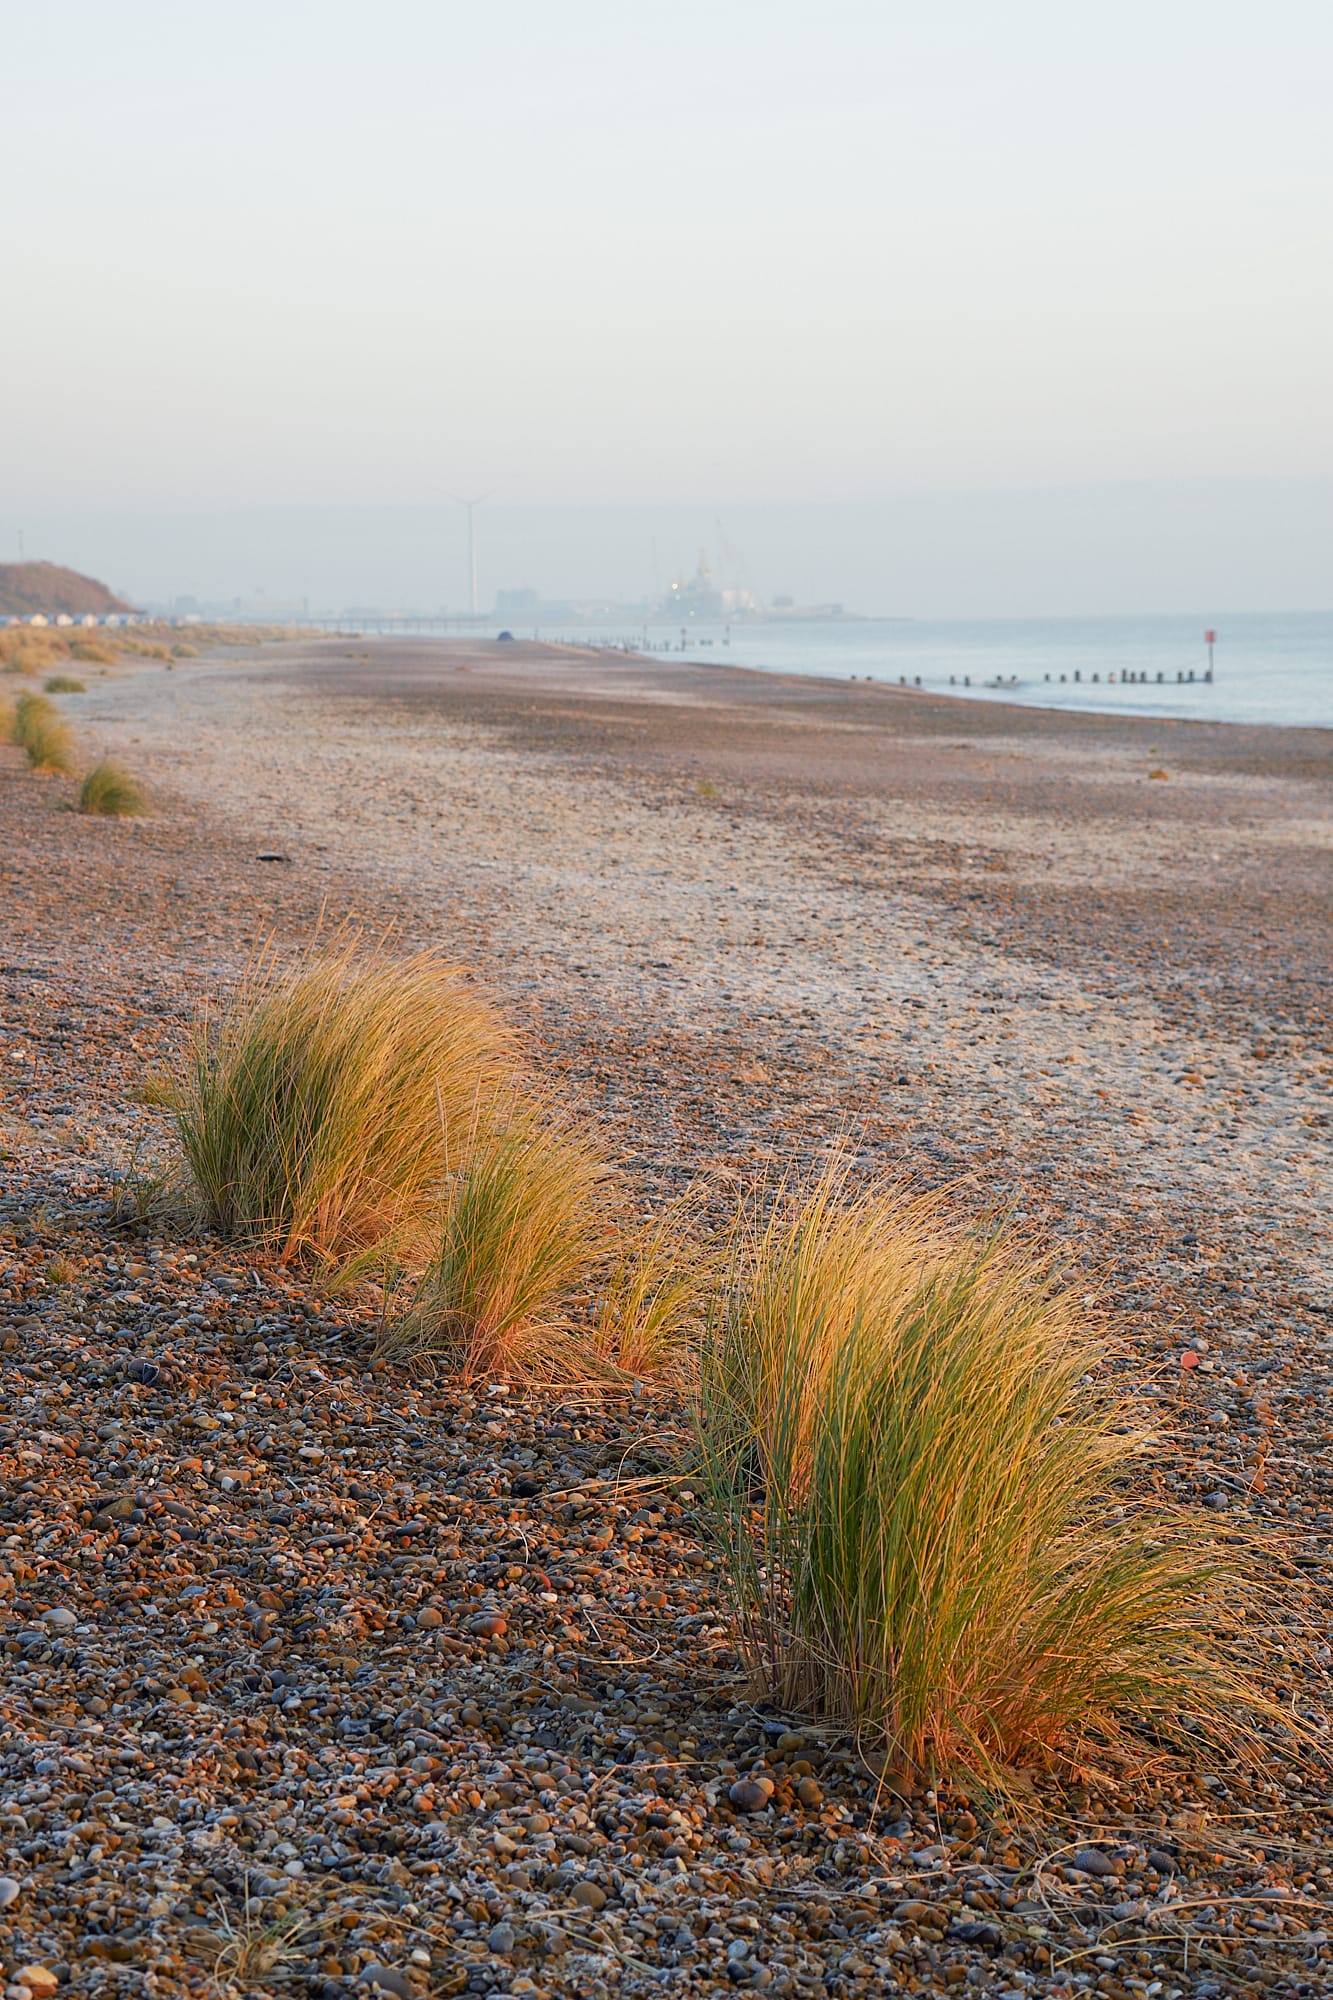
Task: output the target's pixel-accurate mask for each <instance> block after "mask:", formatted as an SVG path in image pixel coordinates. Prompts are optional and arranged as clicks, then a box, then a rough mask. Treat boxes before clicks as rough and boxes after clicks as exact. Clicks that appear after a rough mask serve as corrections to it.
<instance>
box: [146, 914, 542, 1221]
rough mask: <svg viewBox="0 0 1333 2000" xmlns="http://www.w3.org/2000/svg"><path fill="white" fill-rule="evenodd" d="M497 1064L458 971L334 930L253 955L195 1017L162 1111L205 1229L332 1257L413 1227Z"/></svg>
mask: <svg viewBox="0 0 1333 2000" xmlns="http://www.w3.org/2000/svg"><path fill="white" fill-rule="evenodd" d="M513 1068H514V1048H513V1041H512V1037H511V1035H510V1033H509V1031H508V1029H507V1028H506V1027H505V1026H504V1024H503V1023H502V1022H501V1020H500V1019H499V1017H498V1015H497V1014H496V1012H495V1010H494V1009H493V1008H492V1007H491V1006H490V1004H489V1003H488V1002H487V1001H486V1000H485V999H484V998H483V996H482V995H481V994H480V993H478V991H477V990H476V988H475V987H474V986H472V985H471V984H470V983H469V981H468V980H467V979H466V977H465V976H464V974H463V973H462V971H461V970H460V969H459V968H458V967H456V966H454V965H451V964H450V963H448V962H447V961H446V960H445V959H444V958H442V957H441V956H440V955H438V954H437V953H435V952H431V951H425V952H417V953H413V954H408V955H405V956H394V955H392V954H391V953H390V952H388V951H387V949H385V950H378V951H372V952H369V953H364V954H363V953H362V952H361V951H360V950H359V948H358V946H357V943H356V940H355V939H343V940H340V941H337V942H336V943H335V944H333V945H332V946H330V947H328V948H325V949H315V950H313V951H312V952H310V953H309V954H308V955H306V956H305V957H303V958H300V959H297V960H295V961H293V962H290V963H284V962H282V961H281V960H280V959H279V957H278V956H277V954H276V953H275V952H274V951H272V950H270V951H267V952H263V953H261V954H260V955H259V957H258V958H257V959H256V961H255V963H254V964H253V965H252V966H251V968H250V970H249V972H248V973H247V975H246V976H245V978H244V979H243V980H242V981H241V983H240V985H239V986H238V988H237V989H236V991H235V992H234V993H233V994H232V995H231V997H230V999H229V1000H228V1001H227V1002H226V1004H225V1005H224V1006H223V1007H222V1009H221V1010H220V1012H219V1013H218V1014H217V1015H216V1016H214V1017H213V1018H206V1019H205V1020H203V1021H201V1022H200V1024H199V1026H198V1029H197V1032H196V1034H195V1036H194V1039H193V1043H192V1046H191V1049H190V1052H189V1055H188V1058H187V1060H186V1062H185V1064H184V1065H183V1066H182V1067H181V1068H180V1069H179V1070H178V1072H177V1073H176V1075H175V1078H174V1081H173V1108H174V1110H175V1114H176V1123H177V1128H178V1132H179V1135H180V1140H181V1144H182V1146H183V1149H184V1154H185V1160H186V1164H187V1168H188V1172H189V1175H190V1179H191V1181H192V1183H193V1186H194V1189H195V1191H196V1193H197V1196H198V1199H199V1202H200V1205H201V1206H202V1208H203V1210H204V1213H205V1215H206V1216H207V1218H208V1220H209V1222H210V1223H211V1224H212V1225H213V1227H214V1228H216V1229H218V1230H219V1231H221V1232H222V1233H223V1234H226V1235H235V1236H241V1237H244V1238H247V1239H250V1240H252V1241H256V1242H262V1243H267V1244H269V1245H271V1246H272V1247H274V1248H276V1249H277V1250H279V1251H280V1252H281V1254H282V1255H283V1256H285V1257H288V1258H291V1257H296V1256H302V1255H306V1254H310V1255H313V1256H315V1257H317V1258H320V1259H324V1260H337V1259H339V1258H342V1257H344V1256H346V1255H350V1254H354V1253H356V1252H358V1251H360V1250H363V1249H365V1248H366V1247H367V1246H368V1245H371V1244H375V1243H379V1242H382V1241H384V1240H386V1239H388V1238H389V1237H393V1238H395V1239H396V1240H399V1241H403V1240H406V1241H408V1242H410V1241H411V1240H412V1238H413V1236H414V1235H415V1234H416V1233H417V1232H418V1231H420V1230H424V1229H425V1227H426V1225H427V1219H428V1217H429V1216H430V1215H431V1214H432V1212H433V1206H434V1204H435V1203H436V1201H437V1200H438V1196H439V1192H440V1189H441V1188H442V1187H443V1185H444V1184H445V1181H446V1177H447V1175H448V1173H449V1171H450V1165H451V1148H452V1149H453V1161H454V1163H455V1164H456V1163H457V1160H458V1158H459V1157H460V1155H461V1152H462V1149H463V1144H464V1140H465V1136H466V1134H468V1133H469V1132H470V1131H472V1130H473V1129H474V1128H475V1124H476V1121H477V1118H478V1116H479V1115H484V1114H485V1111H486V1108H487V1106H488V1105H489V1103H490V1101H491V1099H492V1098H493V1097H494V1095H495V1094H496V1093H497V1091H499V1092H503V1091H504V1090H505V1089H506V1088H509V1087H511V1084H512V1076H513Z"/></svg>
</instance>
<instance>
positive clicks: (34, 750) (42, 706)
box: [11, 694, 74, 775]
mask: <svg viewBox="0 0 1333 2000" xmlns="http://www.w3.org/2000/svg"><path fill="white" fill-rule="evenodd" d="M11 735H12V737H13V740H14V742H15V743H17V744H19V746H20V747H21V748H22V749H24V750H26V751H27V753H28V762H29V763H30V764H31V765H32V768H33V769H34V771H58V772H63V773H65V774H66V775H68V773H69V772H71V771H72V770H73V768H74V739H73V737H72V736H71V735H70V729H69V724H68V723H67V722H66V721H65V719H64V717H63V716H62V715H59V714H58V713H57V712H56V710H55V709H54V708H53V707H52V705H51V703H50V702H49V701H48V700H47V698H46V696H45V695H42V694H23V695H20V696H19V698H18V700H17V702H16V703H15V704H14V721H13V724H12V728H11Z"/></svg>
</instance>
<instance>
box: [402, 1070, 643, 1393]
mask: <svg viewBox="0 0 1333 2000" xmlns="http://www.w3.org/2000/svg"><path fill="white" fill-rule="evenodd" d="M616 1206H617V1202H616V1187H615V1179H614V1175H613V1173H612V1170H611V1167H610V1165H609V1163H608V1161H607V1160H606V1158H605V1156H604V1155H603V1153H602V1152H601V1150H600V1148H599V1147H598V1146H597V1145H596V1144H595V1142H594V1141H593V1140H592V1139H591V1138H590V1137H589V1136H588V1135H587V1134H586V1133H585V1132H584V1131H582V1130H581V1129H580V1127H579V1126H578V1125H577V1124H576V1123H574V1122H573V1121H572V1119H570V1118H569V1117H568V1116H567V1115H565V1114H563V1113H562V1112H561V1111H560V1110H559V1109H558V1108H557V1107H555V1106H553V1105H551V1104H546V1103H541V1102H527V1103H523V1102H515V1103H514V1104H513V1105H511V1106H500V1105H497V1106H496V1107H495V1108H494V1110H493V1112H492V1114H491V1117H490V1118H489V1119H488V1121H487V1122H486V1124H485V1125H484V1126H483V1127H482V1128H480V1129H478V1130H477V1131H475V1132H474V1133H473V1134H472V1135H471V1136H470V1139H469V1142H468V1144H467V1147H466V1151H465V1153H464V1154H463V1156H462V1158H461V1161H460V1164H459V1166H458V1168H457V1170H456V1171H455V1172H454V1173H452V1174H451V1176H450V1180H449V1184H448V1186H447V1187H446V1188H445V1189H444V1190H443V1191H442V1195H441V1201H440V1207H439V1216H438V1221H437V1224H436V1226H435V1231H434V1234H433V1237H432V1238H431V1240H430V1242H429V1244H428V1249H427V1257H426V1263H425V1266H424V1269H423V1270H422V1271H421V1273H420V1275H419V1276H418V1278H417V1279H416V1282H415V1284H414V1285H413V1286H412V1288H411V1293H410V1297H409V1299H408V1302H407V1304H406V1308H405V1310H404V1311H403V1312H402V1313H401V1315H399V1316H398V1317H397V1319H396V1323H395V1325H394V1327H393V1331H392V1333H391V1335H390V1345H391V1346H392V1347H395V1348H397V1349H398V1350H399V1351H400V1352H407V1353H412V1354H430V1355H431V1356H433V1357H435V1358H437V1359H439V1360H440V1361H442V1362H443V1363H444V1364H445V1365H446V1366H447V1367H448V1368H450V1369H451V1370H452V1372H454V1373H456V1374H458V1375H459V1376H461V1377H462V1378H463V1379H464V1380H465V1381H471V1380H474V1379H475V1378H476V1377H478V1376H489V1375H495V1374H505V1375H509V1374H514V1373H525V1374H531V1373H546V1374H552V1373H553V1374H561V1373H564V1374H566V1375H575V1374H577V1375H583V1374H584V1373H586V1372H587V1369H588V1366H589V1364H590V1361H591V1350H590V1348H589V1345H588V1340H587V1334H586V1329H585V1327H584V1326H583V1325H582V1324H581V1323H580V1321H579V1320H578V1319H577V1318H576V1317H575V1315H574V1311H573V1308H574V1304H575V1301H576V1299H577V1298H578V1297H579V1295H580V1294H586V1290H587V1287H588V1285H589V1282H590V1280H591V1279H592V1278H593V1277H594V1276H595V1275H596V1274H597V1273H598V1272H600V1271H601V1270H603V1269H605V1268H606V1267H607V1265H608V1264H609V1263H610V1261H611V1259H612V1257H613V1255H614V1246H615V1232H616Z"/></svg>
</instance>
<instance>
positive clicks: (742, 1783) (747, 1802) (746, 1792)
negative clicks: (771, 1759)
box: [727, 1777, 776, 1813]
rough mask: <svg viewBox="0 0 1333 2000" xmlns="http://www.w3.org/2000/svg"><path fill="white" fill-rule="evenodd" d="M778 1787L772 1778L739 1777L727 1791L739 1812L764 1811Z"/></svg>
mask: <svg viewBox="0 0 1333 2000" xmlns="http://www.w3.org/2000/svg"><path fill="white" fill-rule="evenodd" d="M775 1789H776V1787H775V1786H774V1783H773V1780H772V1779H771V1778H757V1777H752V1778H738V1779H737V1780H736V1782H735V1784H734V1785H733V1786H732V1787H731V1789H730V1791H729V1792H728V1793H727V1797H728V1798H729V1799H730V1800H731V1803H732V1805H733V1806H735V1808H736V1810H737V1812H741V1813H757V1812H762V1811H763V1810H764V1808H765V1806H766V1805H767V1804H768V1802H769V1800H770V1799H771V1798H772V1796H773V1793H774V1791H775Z"/></svg>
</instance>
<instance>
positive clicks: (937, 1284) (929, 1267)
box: [698, 1166, 1261, 1774]
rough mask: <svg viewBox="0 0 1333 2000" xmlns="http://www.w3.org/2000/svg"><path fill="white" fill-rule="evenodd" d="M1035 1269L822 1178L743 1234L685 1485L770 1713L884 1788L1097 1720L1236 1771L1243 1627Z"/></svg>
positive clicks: (706, 1348)
mask: <svg viewBox="0 0 1333 2000" xmlns="http://www.w3.org/2000/svg"><path fill="white" fill-rule="evenodd" d="M1100 1359H1101V1355H1100V1351H1099V1348H1098V1344H1097V1342H1096V1340H1095V1339H1094V1338H1093V1337H1092V1335H1091V1334H1090V1333H1089V1332H1088V1331H1087V1329H1086V1328H1085V1326H1084V1325H1083V1324H1082V1322H1081V1317H1080V1314H1079V1312H1078V1311H1077V1310H1076V1308H1075V1307H1074V1305H1073V1303H1072V1301H1071V1300H1070V1298H1069V1297H1067V1296H1064V1295H1062V1294H1060V1293H1059V1292H1058V1291H1056V1290H1055V1289H1054V1288H1053V1287H1052V1285H1051V1283H1050V1280H1049V1275H1048V1273H1047V1271H1046V1269H1045V1268H1044V1267H1043V1265H1042V1264H1041V1263H1040V1261H1038V1260H1037V1259H1035V1258H1034V1257H1033V1256H1032V1255H1031V1254H1030V1253H1028V1252H1027V1251H1025V1250H1023V1249H1022V1248H1013V1247H1010V1246H1008V1245H1007V1244H1006V1242H1005V1241H1004V1240H1003V1238H1002V1237H1001V1236H1000V1235H999V1234H998V1233H996V1234H991V1235H989V1236H980V1237H977V1236H971V1235H966V1234H961V1233H959V1232H958V1231H957V1230H956V1229H954V1228H953V1227H951V1226H950V1224H949V1222H948V1220H947V1217H946V1215H945V1213H944V1210H943V1208H942V1205H941V1204H940V1203H938V1202H935V1201H922V1200H915V1201H913V1200H909V1199H907V1198H906V1197H905V1196H904V1195H903V1194H902V1193H901V1192H900V1191H898V1190H895V1189H892V1188H888V1187H883V1186H878V1187H872V1188H871V1189H870V1190H868V1191H867V1192H864V1193H862V1194H860V1195H858V1196H853V1195H852V1193H851V1190H850V1188H849V1185H848V1181H847V1175H846V1171H845V1169H844V1168H843V1167H841V1166H835V1167H834V1168H832V1169H831V1170H829V1171H828V1172H827V1173H826V1174H825V1175H824V1177H823V1178H822V1179H821V1180H820V1181H819V1182H818V1184H816V1185H815V1186H813V1187H812V1188H810V1189H809V1190H806V1191H804V1192H802V1191H800V1190H796V1189H787V1190H784V1191H783V1192H782V1193H781V1194H780V1196H779V1198H778V1199H777V1201H776V1204H775V1206H774V1209H773V1212H772V1215H771V1218H770V1219H769V1221H768V1222H767V1223H766V1224H763V1225H760V1224H759V1223H758V1222H756V1221H755V1220H754V1218H753V1216H752V1215H749V1214H747V1215H746V1216H744V1217H743V1218H742V1219H741V1222H740V1223H739V1224H738V1226H737V1228H736V1231H735V1233H734V1235H733V1240H732V1243H731V1246H730V1253H729V1257H728V1264H727V1270H726V1273H725V1276H724V1279H723V1282H722V1283H721V1284H720V1286H719V1288H718V1291H717V1295H716V1298H715V1301H714V1304H713V1308H712V1313H711V1318H710V1324H709V1327H708V1331H707V1335H706V1338H705V1341H704V1344H703V1349H702V1353H701V1376H700V1391H699V1426H698V1436H699V1451H700V1462H701V1467H702V1476H703V1481H704V1484H705V1486H706V1489H707V1493H708V1498H709V1501H710V1504H711V1509H712V1513H713V1517H714V1521H715V1524H716V1529H717V1534H718V1537H719V1541H720V1545H721V1548H722V1550H723V1554H724V1557H725V1562H726V1568H727V1572H728V1576H729V1579H730V1585H731V1589H732V1592H733V1595H734V1600H735V1604H736V1610H737V1616H738V1620H739V1625H740V1630H741V1634H742V1639H743V1644H744V1648H745V1651H746V1653H747V1655H748V1658H749V1660H750V1662H751V1665H752V1667H753V1668H754V1670H755V1673H756V1675H757V1677H758V1678H759V1679H760V1680H761V1681H762V1683H763V1684H764V1688H765V1691H766V1692H767V1693H768V1694H769V1695H770V1696H771V1697H772V1698H773V1699H776V1700H778V1701H780V1702H781V1703H783V1704H784V1705H785V1706H789V1707H793V1708H796V1709H806V1710H814V1711H816V1712H818V1713H821V1714H826V1715H830V1716H834V1717H837V1718H839V1719H841V1720H843V1721H845V1722H847V1723H850V1724H853V1725H855V1726H857V1727H858V1728H859V1729H862V1730H867V1731H869V1732H870V1733H871V1734H872V1735H873V1736H874V1737H876V1738H878V1739H879V1740H881V1741H882V1742H883V1743H884V1744H885V1745H886V1748H887V1751H888V1754H889V1756H890V1758H891V1760H892V1761H893V1762H894V1763H896V1764H897V1765H899V1766H900V1767H902V1768H905V1769H906V1770H909V1771H911V1770H919V1769H923V1768H929V1767H930V1766H932V1765H934V1764H938V1765H940V1766H942V1767H945V1768H948V1767H953V1768H955V1769H958V1768H960V1767H961V1768H964V1769H970V1770H972V1771H973V1772H974V1773H982V1774H993V1773H994V1772H995V1771H996V1769H997V1768H998V1767H1000V1766H1003V1765H1005V1764H1009V1763H1013V1762H1021V1761H1030V1760H1033V1759H1040V1760H1045V1759H1048V1758H1051V1757H1057V1758H1058V1757H1059V1756H1061V1755H1062V1754H1065V1755H1068V1754H1072V1753H1073V1752H1074V1751H1076V1749H1077V1745H1078V1743H1079V1741H1080V1739H1081V1738H1082V1737H1084V1736H1085V1735H1086V1733H1087V1732H1088V1731H1089V1730H1094V1731H1099V1732H1101V1733H1102V1734H1103V1735H1105V1734H1106V1733H1107V1732H1109V1731H1110V1730H1112V1729H1113V1728H1114V1727H1115V1725H1116V1722H1117V1721H1118V1720H1132V1721H1134V1722H1136V1723H1138V1724H1144V1725H1148V1726H1150V1727H1153V1728H1156V1729H1158V1730H1160V1731H1162V1732H1163V1733H1165V1734H1167V1735H1169V1736H1171V1737H1173V1738H1175V1739H1176V1740H1180V1731H1181V1730H1182V1729H1185V1730H1187V1731H1189V1730H1194V1731H1200V1732H1203V1733H1204V1734H1206V1735H1208V1736H1211V1737H1212V1738H1213V1739H1214V1740H1215V1741H1220V1742H1225V1743H1226V1744H1228V1745H1229V1746H1231V1747H1235V1745H1236V1744H1237V1743H1238V1742H1239V1741H1240V1740H1241V1739H1242V1737H1243V1736H1244V1733H1245V1729H1246V1723H1245V1721H1244V1718H1245V1717H1246V1716H1251V1717H1252V1716H1253V1715H1254V1714H1255V1712H1256V1710H1257V1708H1258V1707H1260V1706H1261V1704H1260V1703H1259V1702H1258V1700H1257V1697H1256V1695H1255V1693H1254V1691H1253V1689H1252V1688H1251V1687H1250V1685H1249V1684H1248V1683H1247V1681H1246V1678H1245V1674H1244V1672H1243V1670H1242V1669H1240V1668H1238V1667H1237V1666H1236V1664H1235V1662H1234V1657H1233V1652H1232V1649H1231V1642H1232V1641H1234V1639H1235V1637H1236V1634H1237V1632H1238V1631H1240V1630H1241V1629H1242V1628H1243V1625H1244V1621H1245V1619H1246V1617H1247V1615H1248V1614H1249V1613H1250V1612H1251V1611H1252V1610H1253V1607H1254V1602H1255V1599H1254V1594H1253V1592H1252V1588H1251V1583H1250V1579H1249V1577H1248V1574H1247V1571H1246V1567H1245V1564H1244V1562H1243V1561H1241V1560H1240V1559H1238V1558H1237V1557H1236V1555H1235V1554H1234V1552H1232V1551H1231V1550H1229V1549H1228V1548H1227V1546H1226V1545H1224V1543H1223V1541H1222V1539H1221V1537H1220V1535H1219V1534H1218V1532H1217V1531H1216V1528H1215V1526H1214V1525H1213V1524H1211V1523H1209V1524H1207V1525H1202V1524H1201V1523H1200V1522H1199V1520H1198V1518H1197V1517H1195V1516H1192V1515H1189V1514H1186V1513H1184V1512H1168V1511H1166V1510H1164V1509H1162V1508H1159V1507H1155V1506H1150V1505H1148V1504H1146V1503H1142V1502H1139V1501H1136V1500H1135V1499H1134V1498H1133V1497H1132V1490H1131V1486H1130V1483H1129V1480H1130V1475H1131V1474H1132V1473H1134V1471H1135V1469H1136V1462H1137V1460H1138V1458H1139V1457H1140V1455H1141V1453H1142V1451H1143V1449H1144V1445H1145V1440H1144V1438H1143V1435H1142V1433H1141V1432H1140V1430H1139V1429H1138V1428H1137V1426H1136V1425H1135V1424H1134V1423H1133V1422H1132V1421H1131V1420H1130V1418H1129V1416H1128V1415H1127V1412H1126V1410H1125V1409H1124V1407H1123V1406H1122V1405H1121V1404H1120V1403H1118V1402H1117V1400H1116V1399H1115V1397H1114V1396H1113V1395H1111V1394H1110V1393H1109V1392H1107V1391H1105V1390H1103V1389H1101V1388H1099V1387H1098V1386H1097V1385H1096V1381H1095V1379H1094V1377H1093V1375H1092V1373H1091V1371H1092V1370H1093V1368H1094V1366H1095V1365H1096V1364H1097V1362H1098V1361H1099V1360H1100Z"/></svg>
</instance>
